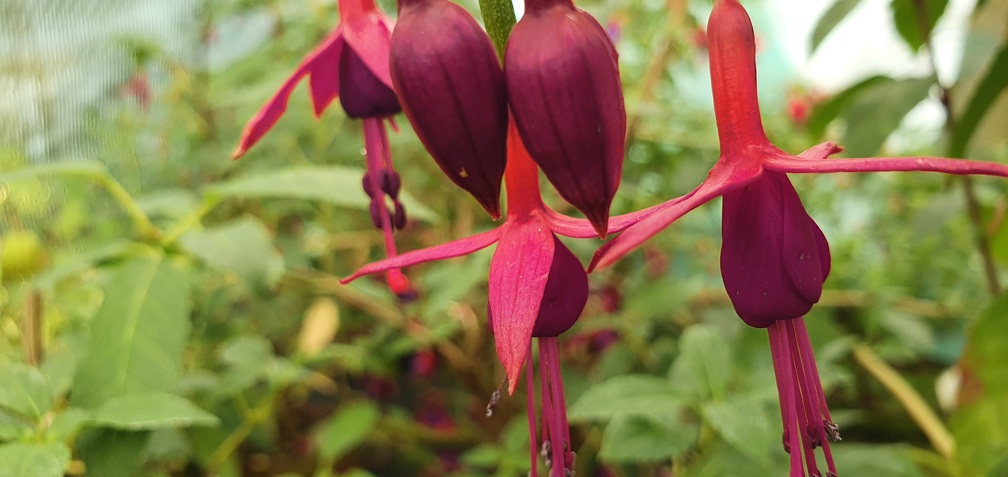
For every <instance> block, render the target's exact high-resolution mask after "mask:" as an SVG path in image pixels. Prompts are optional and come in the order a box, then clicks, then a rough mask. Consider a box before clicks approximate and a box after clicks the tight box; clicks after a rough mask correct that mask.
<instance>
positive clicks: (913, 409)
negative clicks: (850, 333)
mask: <svg viewBox="0 0 1008 477" xmlns="http://www.w3.org/2000/svg"><path fill="white" fill-rule="evenodd" d="M852 349H853V352H854V359H855V360H856V361H857V362H858V364H860V365H861V367H862V368H864V369H865V370H866V371H868V373H869V374H871V375H872V377H874V378H875V379H877V380H878V381H879V382H880V383H882V385H883V386H885V388H886V389H887V390H889V392H890V393H891V394H892V395H893V397H895V398H896V400H897V401H899V403H900V404H901V405H902V406H903V408H904V409H906V411H907V413H908V414H910V417H911V418H912V419H913V420H914V422H915V423H917V426H918V427H920V429H921V431H923V432H924V435H925V436H927V438H928V440H929V441H931V445H932V446H933V447H934V448H935V450H936V451H938V453H939V454H941V455H942V457H944V458H946V459H949V460H951V459H952V457H953V456H954V455H955V438H954V437H952V433H951V432H950V431H949V430H948V428H946V427H945V424H944V423H942V421H941V419H940V418H939V417H938V415H937V414H935V412H934V411H932V410H931V407H930V406H928V404H927V402H925V401H924V398H922V397H921V395H920V394H918V393H917V391H916V390H914V388H913V387H912V386H910V383H908V382H907V381H906V380H905V379H903V377H902V376H900V374H899V372H897V371H896V370H895V369H893V367H892V366H889V364H888V363H886V362H885V361H884V360H883V359H882V358H881V357H880V356H879V355H877V354H875V352H874V351H872V349H871V348H869V347H868V346H865V345H863V344H856V345H854V346H853V348H852Z"/></svg>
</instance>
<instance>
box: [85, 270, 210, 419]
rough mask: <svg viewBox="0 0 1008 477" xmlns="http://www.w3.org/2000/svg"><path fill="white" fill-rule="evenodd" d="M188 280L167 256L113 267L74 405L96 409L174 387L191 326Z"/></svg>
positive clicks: (90, 340) (92, 326) (183, 272)
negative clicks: (121, 398) (112, 400)
mask: <svg viewBox="0 0 1008 477" xmlns="http://www.w3.org/2000/svg"><path fill="white" fill-rule="evenodd" d="M188 282H189V276H188V275H187V273H186V272H185V271H184V270H182V269H180V268H178V267H177V266H175V265H173V264H172V263H170V262H169V261H168V260H167V258H166V257H164V256H155V257H149V258H137V259H134V260H131V261H128V262H126V263H124V264H122V265H119V266H118V267H116V268H115V269H114V270H112V272H111V273H110V274H109V277H108V282H107V284H106V286H105V299H104V301H103V302H102V305H101V308H100V309H99V310H98V312H97V314H96V315H95V317H94V319H93V321H92V323H91V336H90V338H89V342H88V347H87V355H86V356H85V357H84V359H83V360H82V361H81V363H80V366H79V367H78V368H77V373H76V375H75V377H74V385H73V392H72V394H71V402H72V403H73V404H74V405H77V406H81V407H84V408H97V407H99V406H101V405H102V404H104V403H105V402H107V401H108V400H109V399H110V398H113V397H115V396H120V395H123V394H126V393H130V392H142V391H170V390H171V389H172V388H174V386H175V382H176V380H177V379H178V375H179V371H180V369H181V366H182V353H183V351H184V349H185V344H186V340H187V339H188V337H189V330H190V328H191V325H190V323H189V307H190V303H189V283H188Z"/></svg>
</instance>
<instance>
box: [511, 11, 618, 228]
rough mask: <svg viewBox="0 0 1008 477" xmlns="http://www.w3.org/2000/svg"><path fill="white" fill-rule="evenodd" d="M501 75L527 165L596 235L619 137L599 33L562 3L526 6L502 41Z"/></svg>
mask: <svg viewBox="0 0 1008 477" xmlns="http://www.w3.org/2000/svg"><path fill="white" fill-rule="evenodd" d="M504 73H505V77H506V79H507V86H508V96H509V99H510V102H511V110H512V113H513V114H514V118H515V124H516V125H517V127H518V132H519V133H520V134H521V138H522V140H523V141H524V142H525V147H526V148H528V151H529V153H530V154H531V155H532V159H534V160H535V161H536V163H538V164H539V167H540V168H542V170H543V172H544V173H545V174H546V177H547V178H548V179H549V181H550V182H551V183H552V184H553V186H554V187H556V189H557V191H558V192H559V193H560V195H561V196H563V198H564V199H566V200H567V201H568V202H570V203H571V204H572V205H574V207H577V208H578V210H580V211H581V212H582V213H584V214H585V216H586V217H587V218H588V220H589V221H591V223H592V226H593V227H594V228H595V230H596V232H597V233H598V234H599V235H600V236H604V235H605V233H606V231H607V229H608V219H609V205H610V204H611V203H612V199H613V196H614V195H615V194H616V188H617V187H618V186H619V181H620V176H621V175H622V167H623V151H624V142H625V139H626V138H625V136H626V112H625V110H624V106H623V88H622V86H621V84H620V77H619V67H618V64H617V60H616V49H615V48H613V45H612V42H610V41H609V36H608V35H607V34H606V31H605V29H603V28H602V26H601V25H599V23H598V22H597V21H595V19H594V18H592V17H591V15H589V14H588V13H586V12H584V11H582V10H579V9H577V8H574V5H573V4H572V3H571V2H570V0H534V1H533V0H529V1H527V2H526V10H525V16H523V17H522V19H521V21H519V22H518V24H517V25H515V28H514V30H513V31H512V33H511V37H510V38H509V39H508V45H507V53H506V54H505V56H504Z"/></svg>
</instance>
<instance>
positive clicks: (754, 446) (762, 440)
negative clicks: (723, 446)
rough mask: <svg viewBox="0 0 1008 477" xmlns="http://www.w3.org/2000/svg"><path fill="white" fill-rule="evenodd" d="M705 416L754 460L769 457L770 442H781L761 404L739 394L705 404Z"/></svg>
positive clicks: (724, 437) (727, 439)
mask: <svg viewBox="0 0 1008 477" xmlns="http://www.w3.org/2000/svg"><path fill="white" fill-rule="evenodd" d="M703 417H704V420H705V421H707V423H708V424H710V425H711V427H713V428H714V430H716V431H717V433H718V434H720V435H721V437H722V438H723V439H724V440H725V441H727V442H728V443H729V444H731V445H732V446H733V447H735V448H736V449H738V450H739V451H740V452H742V453H743V454H745V455H747V456H749V457H750V458H752V459H753V460H755V461H758V462H762V463H767V462H768V461H769V460H770V443H772V442H778V440H777V439H775V436H774V431H773V428H772V426H771V425H770V419H769V418H768V417H767V415H766V412H765V411H764V410H763V407H762V406H760V404H759V403H757V402H755V401H754V400H752V399H747V398H744V397H736V398H733V399H731V400H729V401H715V402H710V403H707V404H705V405H704V406H703Z"/></svg>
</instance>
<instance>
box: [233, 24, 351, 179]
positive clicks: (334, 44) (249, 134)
mask: <svg viewBox="0 0 1008 477" xmlns="http://www.w3.org/2000/svg"><path fill="white" fill-rule="evenodd" d="M342 44H343V41H342V35H341V29H340V28H337V29H336V30H335V31H333V32H332V33H330V34H329V36H328V37H327V38H326V39H325V41H324V42H322V43H321V44H320V45H319V46H317V47H315V49H314V50H312V52H311V53H309V54H308V56H306V57H305V58H304V60H301V64H300V65H298V67H297V69H296V70H294V74H292V75H291V76H290V77H289V78H287V81H284V84H283V85H282V86H280V89H279V90H277V92H276V94H274V95H273V97H272V98H270V100H269V101H268V102H267V103H266V104H265V105H263V107H262V108H261V109H259V112H257V113H256V115H255V116H253V117H252V119H251V120H249V122H248V124H246V125H245V130H244V131H243V132H242V138H241V141H240V142H239V144H238V147H237V148H236V149H235V151H234V153H232V155H231V156H232V157H233V158H235V159H238V158H239V157H242V156H244V155H245V152H247V151H248V150H249V148H251V147H252V146H253V145H255V143H257V142H259V140H260V139H262V137H263V136H264V135H266V132H268V131H269V130H270V128H272V127H273V125H274V124H276V122H277V120H279V119H280V116H282V115H283V113H284V111H286V110H287V101H288V100H289V99H290V95H291V92H292V91H294V87H295V86H297V84H298V82H299V81H301V78H303V77H304V75H306V74H309V73H312V72H314V70H315V68H317V67H318V64H319V63H324V62H327V61H331V62H334V63H338V62H339V61H338V60H339V57H338V56H332V55H334V54H335V55H339V52H340V49H341V48H342Z"/></svg>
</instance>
